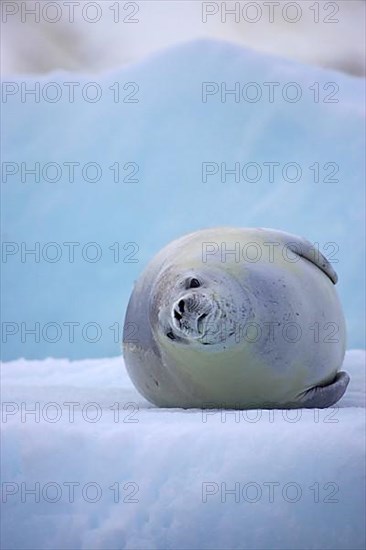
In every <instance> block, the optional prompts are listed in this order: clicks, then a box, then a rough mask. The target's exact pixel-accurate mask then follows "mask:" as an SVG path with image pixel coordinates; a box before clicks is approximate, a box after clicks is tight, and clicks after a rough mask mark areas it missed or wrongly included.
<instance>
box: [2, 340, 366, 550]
mask: <svg viewBox="0 0 366 550" xmlns="http://www.w3.org/2000/svg"><path fill="white" fill-rule="evenodd" d="M364 363H365V352H363V351H360V350H351V351H349V352H347V355H346V360H345V364H344V369H345V370H347V372H349V374H350V376H351V382H350V386H349V389H348V390H347V392H346V394H345V396H344V397H343V399H342V400H341V401H340V402H339V403H338V404H337V405H336V406H335V407H332V408H330V409H325V410H319V409H314V410H305V409H300V410H297V411H294V410H292V411H281V410H275V411H261V410H257V411H247V412H245V411H200V410H181V409H171V410H169V409H158V408H155V407H153V406H152V405H150V404H149V403H147V401H145V400H144V399H143V398H142V397H140V396H139V394H138V393H137V392H136V390H135V389H134V388H133V386H132V384H131V382H130V380H129V378H128V376H127V374H126V371H125V369H124V366H123V360H122V359H121V358H120V357H116V358H110V359H98V360H80V361H72V362H71V361H68V360H65V359H50V358H48V359H45V360H43V361H26V360H17V361H12V362H8V363H4V364H3V365H2V390H3V391H2V399H3V403H2V410H3V435H2V443H3V445H2V449H3V450H2V494H3V503H2V514H1V517H2V520H1V521H2V548H4V549H5V548H6V549H10V548H11V549H17V550H18V549H20V548H22V549H23V548H29V549H31V548H32V549H33V548H40V549H43V548H44V549H45V548H54V549H59V550H60V549H64V548H70V549H74V548H85V549H86V548H88V549H91V548H98V549H103V550H107V549H112V548H113V549H154V548H155V549H162V548H167V549H177V548H186V549H197V548H200V549H201V548H207V549H211V548H217V549H224V548H230V549H234V548H237V549H239V548H240V549H244V550H246V549H248V550H249V549H251V550H254V549H258V550H259V549H263V548H266V549H268V550H271V549H292V550H296V549H308V548H313V549H345V548H347V549H352V550H353V549H361V548H364V543H365V538H364V537H365V533H364V530H363V527H362V526H363V525H364V517H365V501H364V487H363V483H364V471H365V462H364V429H365V409H364V406H365V370H364ZM71 402H73V403H75V409H74V410H75V414H74V421H73V422H71V421H70V418H72V417H71V416H70V410H71V405H70V403H71ZM21 403H23V406H22V405H21ZM36 403H38V405H36ZM52 403H53V405H52ZM66 403H69V405H66ZM77 403H78V404H77ZM91 403H94V405H91ZM15 407H18V409H17V410H16V409H15ZM37 407H38V409H37ZM111 407H112V408H111ZM25 409H27V410H28V411H30V410H31V409H33V410H36V411H37V410H39V421H38V422H37V421H36V420H37V418H36V417H35V415H34V414H33V415H32V413H30V414H25ZM117 409H118V411H119V412H118V411H117ZM56 413H57V414H58V416H59V418H58V421H56V422H53V421H52V420H53V419H55V418H56V417H57V415H56ZM96 413H98V414H99V415H100V417H99V418H98V417H97V416H96ZM22 415H23V416H22ZM117 415H119V416H117ZM93 420H95V421H94V422H93ZM72 482H76V483H78V484H79V485H75V487H74V498H73V501H72V502H70V501H71V500H72V499H71V496H70V495H71V494H72V493H71V492H70V493H69V488H70V487H71V485H70V484H71V483H72ZM22 483H23V485H22ZM36 483H39V502H35V496H34V494H33V495H32V494H30V493H28V494H27V492H26V491H31V490H32V489H34V488H35V487H36V485H35V484H36ZM47 484H50V485H47ZM117 484H119V485H118V487H119V494H117ZM222 484H223V485H222ZM83 490H84V498H83V493H82V491H83ZM97 490H98V491H99V493H98V494H97ZM225 490H226V493H225ZM230 491H232V492H231V493H230ZM233 491H234V492H233ZM270 491H273V493H271V492H270ZM11 493H14V494H11ZM97 496H99V497H100V498H99V500H97V501H96V502H91V500H93V499H94V498H96V497H97ZM58 497H59V500H58V501H57V502H50V500H52V499H56V498H58ZM22 498H23V500H24V502H22ZM235 499H237V502H236V501H235ZM88 500H89V501H88ZM115 500H116V502H115Z"/></svg>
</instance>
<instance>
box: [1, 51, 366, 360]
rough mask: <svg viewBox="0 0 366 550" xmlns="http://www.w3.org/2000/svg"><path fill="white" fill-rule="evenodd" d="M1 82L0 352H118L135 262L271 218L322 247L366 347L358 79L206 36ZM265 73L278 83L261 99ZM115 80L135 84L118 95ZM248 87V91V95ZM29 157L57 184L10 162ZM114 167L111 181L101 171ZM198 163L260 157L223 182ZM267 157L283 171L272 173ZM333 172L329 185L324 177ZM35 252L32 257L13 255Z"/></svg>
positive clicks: (34, 355) (139, 265) (359, 343)
mask: <svg viewBox="0 0 366 550" xmlns="http://www.w3.org/2000/svg"><path fill="white" fill-rule="evenodd" d="M9 81H11V82H13V83H14V84H13V85H14V86H15V88H13V89H15V90H16V89H17V88H16V86H18V87H19V92H16V93H15V94H14V95H9V96H7V97H6V101H5V100H4V103H3V104H2V111H3V113H2V114H3V124H4V127H5V128H6V129H7V132H6V133H4V139H3V161H4V162H5V163H6V162H10V163H15V164H13V165H11V166H10V168H9V169H12V168H11V167H13V168H14V169H15V170H18V171H17V173H16V174H15V175H6V173H5V176H4V173H3V179H4V178H5V179H4V181H3V189H2V199H3V209H2V218H3V221H2V229H3V239H4V241H6V243H8V244H7V245H6V246H9V247H10V249H8V248H7V249H5V259H3V266H2V267H3V270H2V271H3V289H7V290H11V292H8V291H7V292H5V290H3V293H2V303H3V321H4V322H5V323H7V324H6V329H7V330H8V331H10V332H13V334H11V333H9V334H5V338H4V343H3V351H2V353H3V359H4V360H11V359H17V358H19V357H26V358H27V359H44V358H45V357H47V356H52V357H59V358H60V357H68V358H70V359H83V358H86V357H95V358H102V357H110V356H112V355H115V356H116V355H118V354H119V350H120V341H121V331H122V323H123V316H124V311H125V308H126V305H127V301H128V298H129V295H130V292H131V289H132V287H133V283H134V280H136V279H137V277H138V276H139V274H140V273H141V271H142V269H143V268H144V266H145V265H146V263H147V262H148V260H149V259H151V257H152V256H153V255H154V254H155V253H156V252H157V251H158V250H159V249H160V248H161V247H162V246H164V245H165V244H167V243H168V242H169V241H171V240H172V239H174V238H177V237H179V236H181V235H182V234H184V233H187V232H191V231H194V230H197V229H200V228H203V227H212V226H225V225H233V226H242V227H245V226H262V227H273V228H275V229H281V230H284V231H288V232H291V233H295V234H298V235H303V236H305V237H307V238H308V239H309V240H310V241H312V242H313V243H319V245H318V246H319V248H320V251H321V252H323V253H325V255H326V256H328V258H329V259H330V261H331V262H334V267H335V268H336V270H337V272H338V275H339V281H340V282H339V284H338V285H337V288H338V290H339V294H340V298H341V300H342V303H343V307H344V310H345V315H346V320H347V327H348V347H349V348H355V347H357V348H364V347H365V344H364V334H365V324H364V316H363V313H362V308H360V307H359V306H360V304H361V303H364V289H365V281H364V266H363V256H364V244H363V243H364V235H363V233H364V232H363V229H364V227H363V225H364V222H363V204H364V185H363V182H364V176H365V173H364V162H363V154H364V150H365V140H364V116H363V113H364V103H363V98H364V80H362V79H360V78H356V77H351V76H348V75H345V74H342V73H338V72H336V71H330V70H323V69H319V68H315V67H311V66H306V65H301V64H298V63H295V62H290V61H287V60H284V59H281V58H277V57H271V56H269V55H265V54H261V53H256V52H253V51H250V50H246V49H244V48H242V47H240V46H236V45H233V44H230V43H226V42H216V41H211V40H203V41H195V42H192V43H188V44H184V45H179V46H176V47H173V48H171V49H170V50H166V51H162V52H160V53H158V54H155V55H153V56H151V57H149V58H146V59H145V60H144V61H141V62H139V63H135V64H130V65H126V66H124V67H123V68H120V69H118V70H113V71H112V72H109V73H103V74H101V75H98V76H96V75H92V76H90V77H88V75H83V76H82V77H80V75H77V74H75V73H66V72H58V73H52V74H48V75H46V76H42V77H36V76H35V77H21V76H19V77H17V79H14V78H13V77H12V78H11V79H9ZM6 82H8V81H6ZM6 82H5V84H6ZM50 82H53V83H56V85H58V86H59V88H58V90H59V91H60V90H61V99H60V100H59V101H56V102H54V103H52V102H51V101H50V100H45V99H44V95H45V97H46V98H52V97H54V94H55V93H56V92H57V86H56V88H55V86H54V87H53V88H48V87H47V86H48V85H49V83H50ZM70 82H74V83H76V84H75V89H74V91H75V101H74V102H70V101H69V87H68V86H67V85H65V84H64V83H70ZM90 82H94V83H96V85H97V87H98V86H99V88H98V89H99V91H100V92H101V94H102V95H101V99H100V100H99V101H97V102H95V103H92V102H88V101H87V100H85V99H83V95H82V91H83V90H84V91H85V86H87V88H86V89H87V90H88V93H89V94H90V95H88V97H92V95H93V93H95V87H94V88H90V87H89V88H88V86H89V85H90ZM203 82H214V83H216V84H217V86H218V89H219V90H220V87H222V86H226V87H227V89H228V90H229V89H232V88H233V87H234V86H235V83H236V82H238V83H239V84H240V86H241V91H242V92H243V89H244V97H245V84H246V83H249V82H252V83H255V86H257V87H258V86H259V89H260V93H262V97H261V99H260V100H259V101H258V102H256V103H253V102H250V101H249V100H247V99H246V100H243V101H239V102H238V103H237V102H235V100H234V97H233V95H228V96H227V98H226V101H225V102H222V101H221V100H220V93H219V92H217V93H215V95H213V96H209V97H208V98H207V102H202V83H203ZM268 82H272V83H275V100H274V101H273V102H271V101H269V100H268V97H269V95H268V94H269V88H268V86H266V85H265V83H268ZM116 83H117V84H116ZM126 83H135V84H129V85H128V87H127V89H125V90H124V89H123V86H124V85H125V84H126ZM289 83H295V88H294V87H292V88H291V87H290V88H287V86H288V84H289ZM37 85H39V87H40V97H39V102H37V101H36V100H35V97H34V96H32V95H27V96H25V98H23V101H22V96H21V90H22V89H23V91H24V88H25V86H27V87H28V89H30V88H34V87H37ZM136 86H138V90H137V87H136ZM22 87H23V88H22ZM110 87H112V90H111V89H110ZM118 87H119V91H120V94H121V95H120V99H121V98H125V96H126V94H129V97H130V98H131V99H138V102H136V103H123V102H122V101H120V102H117V103H115V102H114V94H115V93H116V89H117V88H118ZM256 89H258V88H255V87H254V88H251V89H250V90H249V89H248V96H251V97H252V94H253V93H256ZM284 90H285V93H286V90H287V91H288V94H289V96H290V97H293V94H294V93H295V94H296V93H297V92H296V90H297V91H298V90H300V92H298V93H299V94H300V93H301V98H300V99H299V101H297V102H295V103H292V102H291V101H287V100H286V101H285V100H284V99H283V95H282V94H283V92H284ZM318 91H319V101H318V102H317V101H315V100H314V98H315V99H316V98H317V93H318ZM42 93H44V95H42ZM132 93H134V94H135V95H133V97H132V96H131V94H132ZM314 94H315V95H314ZM326 98H328V99H326ZM328 100H329V101H332V102H325V101H328ZM333 101H336V102H333ZM4 162H3V169H4ZM37 162H38V163H40V167H41V170H42V169H43V168H44V166H45V165H47V163H57V164H58V166H59V169H60V170H61V177H60V179H59V181H55V182H51V181H50V179H52V178H54V177H55V173H56V172H55V170H56V169H57V167H56V169H55V168H54V169H52V168H51V169H50V171H49V172H48V173H47V172H46V174H48V175H46V178H44V177H43V178H42V176H41V178H40V181H39V182H36V181H35V179H34V176H32V175H30V174H27V173H25V172H24V170H22V166H21V163H25V168H26V169H29V168H34V166H35V163H37ZM70 162H76V163H79V165H78V166H76V168H75V181H73V182H71V181H70V178H69V168H67V165H65V164H64V163H70ZM89 162H94V163H98V164H99V166H100V169H101V171H102V176H101V178H100V180H99V181H96V182H94V183H92V182H90V181H88V178H89V180H90V179H91V178H93V177H94V173H95V172H93V170H91V171H90V173H89V175H88V176H87V177H84V178H83V173H82V168H83V167H84V166H85V164H86V163H89ZM116 162H118V163H119V164H120V169H121V174H120V176H121V177H120V181H119V182H118V183H115V182H114V179H113V172H112V170H111V169H110V167H111V166H113V165H115V163H116ZM131 162H132V163H136V165H137V166H138V168H139V171H138V173H137V174H136V175H135V176H134V178H135V179H136V178H137V179H138V182H123V181H122V177H125V176H126V175H127V174H131V173H132V170H133V169H134V166H136V165H129V166H128V167H127V169H125V170H124V169H123V167H124V166H125V164H126V163H131ZM204 162H211V163H214V166H216V165H217V166H220V165H221V163H222V162H226V163H227V168H228V169H230V168H232V167H233V166H234V165H235V163H240V167H241V168H242V167H243V166H244V165H247V164H248V163H257V165H259V167H260V169H261V170H262V177H261V178H260V179H259V181H257V182H253V181H248V179H247V180H244V179H243V178H242V177H241V178H240V181H238V182H236V181H235V178H234V177H233V175H231V176H230V175H228V176H227V181H226V182H222V181H221V179H220V173H217V174H216V175H214V176H208V178H207V181H206V182H204V181H202V163H204ZM268 162H277V163H279V164H280V167H279V172H276V175H275V178H274V181H271V180H270V178H268V168H266V165H265V163H268ZM289 162H296V163H298V165H299V166H300V170H301V178H300V180H299V181H297V182H291V181H288V179H287V180H286V178H283V177H282V169H283V167H284V166H285V165H286V164H287V163H289ZM316 163H318V165H316ZM328 163H331V164H328ZM332 163H333V164H332ZM6 166H7V167H8V166H9V165H6ZM315 166H319V167H320V175H319V182H317V181H315V180H316V178H315V176H314V173H315V172H314V171H316V167H315ZM324 166H326V168H324ZM310 167H313V168H312V169H311V168H310ZM333 170H335V171H337V170H338V172H337V173H335V174H333V176H332V178H333V179H335V180H339V181H334V182H332V181H328V180H329V177H331V174H332V172H333ZM22 173H23V176H24V178H23V179H24V181H23V182H22V181H21V175H22ZM56 175H57V173H56ZM253 177H254V176H253V172H250V171H249V180H250V179H251V180H253ZM289 177H290V179H291V178H293V177H294V176H293V173H292V172H291V170H290V172H289ZM327 177H328V180H327ZM35 213H36V215H35ZM9 243H10V244H9ZM37 243H38V244H37ZM50 243H51V245H50ZM52 243H56V244H53V245H52ZM65 243H66V244H65ZM67 243H69V244H67ZM70 243H74V245H75V249H74V252H75V259H74V261H71V257H72V255H71V252H70V250H71V245H70ZM88 243H96V245H91V246H90V244H88ZM116 243H117V244H116ZM131 243H132V244H131ZM74 245H72V246H74ZM37 246H38V247H39V257H36V256H35V255H34V254H33V255H32V254H28V255H25V249H27V250H29V249H33V250H34V249H35V247H37ZM117 248H118V249H119V257H117V255H116V250H117ZM98 252H99V253H100V254H101V256H100V259H99V260H98V261H95V262H94V261H93V258H94V257H95V255H96V254H97V253H98ZM57 254H58V255H59V256H58V259H57V260H56V261H52V258H55V255H57ZM37 323H38V324H37ZM50 323H51V325H50ZM72 326H73V327H74V331H75V333H74V335H72V331H71V327H72ZM31 330H33V331H34V330H35V333H34V332H33V333H30V332H29V331H31Z"/></svg>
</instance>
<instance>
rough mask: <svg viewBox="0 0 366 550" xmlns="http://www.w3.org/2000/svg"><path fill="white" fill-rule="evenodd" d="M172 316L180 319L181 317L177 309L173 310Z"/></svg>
mask: <svg viewBox="0 0 366 550" xmlns="http://www.w3.org/2000/svg"><path fill="white" fill-rule="evenodd" d="M174 317H175V318H176V319H177V320H178V321H180V320H181V318H182V315H181V314H180V313H179V311H177V310H176V309H175V310H174Z"/></svg>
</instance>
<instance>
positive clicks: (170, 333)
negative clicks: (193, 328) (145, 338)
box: [166, 331, 175, 340]
mask: <svg viewBox="0 0 366 550" xmlns="http://www.w3.org/2000/svg"><path fill="white" fill-rule="evenodd" d="M166 335H167V337H168V338H170V339H171V340H175V336H174V334H173V333H172V331H170V332H167V334H166Z"/></svg>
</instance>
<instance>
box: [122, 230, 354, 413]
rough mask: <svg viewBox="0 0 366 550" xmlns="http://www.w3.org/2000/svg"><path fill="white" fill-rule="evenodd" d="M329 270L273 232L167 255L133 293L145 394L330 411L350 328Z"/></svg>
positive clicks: (172, 248) (299, 244)
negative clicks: (347, 331) (347, 327)
mask: <svg viewBox="0 0 366 550" xmlns="http://www.w3.org/2000/svg"><path fill="white" fill-rule="evenodd" d="M336 281H337V275H336V273H335V272H334V270H333V269H332V267H331V265H330V264H329V263H328V261H327V260H326V259H325V258H324V257H323V256H322V255H321V254H320V252H319V251H318V250H317V249H315V248H313V247H312V245H311V244H310V243H309V242H308V241H306V240H304V239H302V238H299V237H296V236H294V235H289V234H287V233H284V232H281V231H274V230H271V229H251V228H248V229H236V228H217V229H207V230H202V231H198V232H196V233H192V234H190V235H187V236H184V237H182V238H181V239H178V240H176V241H173V242H172V243H170V244H169V245H168V246H166V247H165V248H164V249H163V250H162V251H161V252H160V253H159V254H158V255H157V256H156V257H155V258H154V259H153V260H152V261H151V262H150V264H149V265H148V266H147V268H146V270H145V272H144V273H143V275H142V276H141V278H140V279H139V280H138V282H137V283H136V286H135V288H134V290H133V293H132V296H131V298H130V302H129V305H128V308H127V313H126V318H125V327H124V343H123V345H124V356H125V362H126V367H127V370H128V373H129V375H130V377H131V379H132V381H133V382H134V384H135V385H136V387H137V389H138V390H139V391H140V392H141V393H142V394H143V395H144V396H145V397H146V398H147V399H148V400H149V401H151V402H152V403H155V404H156V405H159V406H165V407H184V408H188V407H198V408H207V407H209V408H211V407H212V408H256V407H267V408H298V407H320V408H321V407H327V406H330V405H332V404H333V403H335V402H336V401H338V399H340V397H341V396H342V395H343V393H344V391H345V389H346V387H347V384H348V381H349V378H348V375H347V374H346V373H342V372H338V370H339V368H340V367H341V365H342V362H343V358H344V353H345V323H344V317H343V313H342V310H341V306H340V303H339V300H338V297H337V294H336V291H335V288H334V285H335V283H336Z"/></svg>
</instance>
